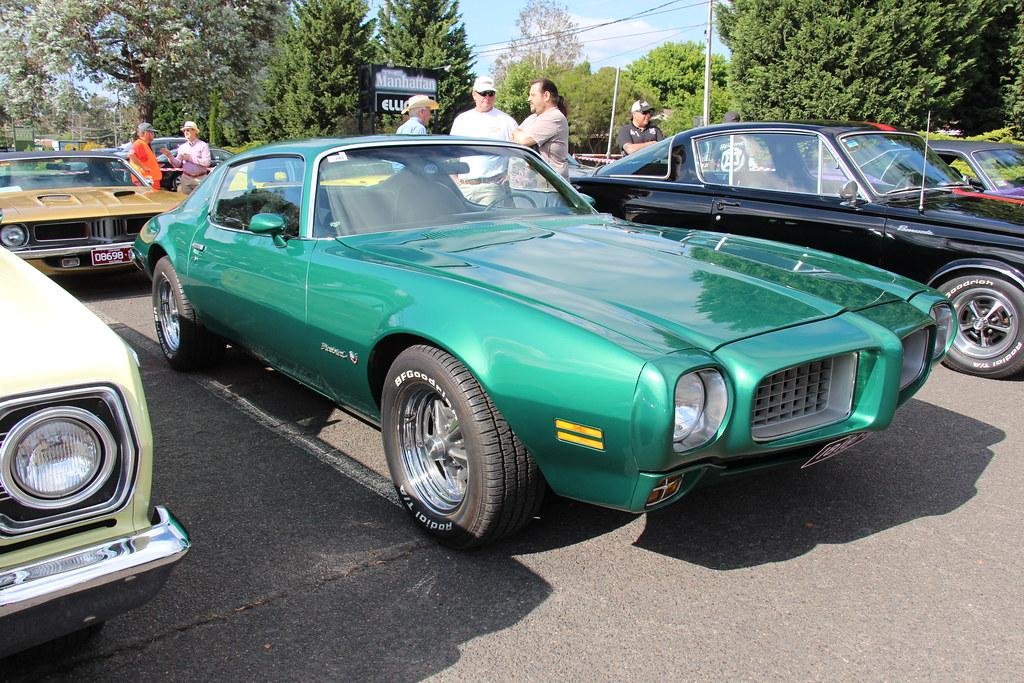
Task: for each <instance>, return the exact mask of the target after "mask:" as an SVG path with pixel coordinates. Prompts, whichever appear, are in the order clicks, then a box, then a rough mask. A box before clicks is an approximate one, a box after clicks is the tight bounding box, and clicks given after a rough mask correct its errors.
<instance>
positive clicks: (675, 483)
mask: <svg viewBox="0 0 1024 683" xmlns="http://www.w3.org/2000/svg"><path fill="white" fill-rule="evenodd" d="M682 483H683V475H681V474H674V475H672V476H671V477H665V478H664V479H662V480H661V481H659V482H658V485H657V486H655V487H654V488H653V489H651V493H650V495H649V496H647V507H650V506H652V505H655V504H657V503H660V502H661V501H663V500H665V499H666V498H671V497H672V496H674V495H676V493H678V492H679V486H680V485H681V484H682Z"/></svg>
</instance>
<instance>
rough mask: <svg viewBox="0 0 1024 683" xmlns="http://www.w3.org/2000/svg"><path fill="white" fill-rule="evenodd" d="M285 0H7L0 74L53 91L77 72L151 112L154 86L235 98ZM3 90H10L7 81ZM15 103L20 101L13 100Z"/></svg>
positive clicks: (2, 11) (200, 98) (24, 86)
mask: <svg viewBox="0 0 1024 683" xmlns="http://www.w3.org/2000/svg"><path fill="white" fill-rule="evenodd" d="M285 7H286V5H285V4H283V3H281V2H280V1H279V0H163V1H162V2H159V3H153V2H148V1H146V0H37V1H36V2H32V3H26V2H23V1H20V0H0V24H2V29H0V31H2V33H0V82H4V81H6V82H7V83H9V84H18V85H19V87H18V88H16V90H17V92H18V93H19V94H20V95H21V96H22V97H23V98H25V97H42V98H46V97H47V93H48V92H50V91H52V86H53V84H54V83H57V82H59V81H60V80H61V79H62V78H67V77H68V75H69V74H70V76H71V78H72V79H74V81H75V84H76V86H80V85H81V83H82V82H84V81H90V82H92V83H94V84H96V85H99V86H101V87H102V88H104V89H106V90H108V91H113V92H117V93H119V94H123V95H125V96H126V97H127V98H128V99H130V100H131V101H133V102H134V103H135V104H136V106H137V108H138V118H139V119H145V120H150V119H151V118H152V116H153V108H154V99H155V98H154V90H155V89H157V88H159V87H163V88H164V89H165V91H166V92H168V93H174V94H175V95H176V96H178V97H181V98H182V99H184V100H186V101H189V102H199V103H208V102H209V98H210V94H211V93H212V92H214V91H220V92H222V93H223V94H224V95H225V96H226V97H229V98H230V99H231V101H232V102H233V103H235V104H244V103H245V102H246V101H247V100H248V99H250V98H248V97H243V95H245V92H244V91H246V90H248V89H249V88H248V84H249V83H251V81H252V76H253V74H254V72H255V70H256V69H257V68H259V65H260V64H262V62H263V56H264V54H263V53H264V51H265V46H266V44H267V39H268V38H269V36H270V35H272V34H273V33H274V31H275V27H276V26H277V25H278V22H279V21H280V19H281V17H282V16H283V15H284V10H285ZM5 91H6V88H5ZM13 104H14V105H15V106H21V104H22V103H20V102H16V101H15V102H14V103H13Z"/></svg>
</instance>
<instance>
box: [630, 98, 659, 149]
mask: <svg viewBox="0 0 1024 683" xmlns="http://www.w3.org/2000/svg"><path fill="white" fill-rule="evenodd" d="M629 112H630V116H631V118H632V121H630V122H629V123H627V124H626V125H624V126H622V128H620V129H619V138H618V143H619V147H621V148H622V153H623V154H632V153H633V152H635V151H637V150H638V149H643V148H644V147H646V146H647V145H653V144H654V143H655V142H658V141H659V140H664V139H665V135H664V134H663V133H662V132H661V129H660V128H658V127H657V126H652V125H651V115H652V114H653V113H654V107H652V106H651V105H650V103H649V102H647V101H646V100H637V101H636V102H634V103H633V106H632V107H630V108H629Z"/></svg>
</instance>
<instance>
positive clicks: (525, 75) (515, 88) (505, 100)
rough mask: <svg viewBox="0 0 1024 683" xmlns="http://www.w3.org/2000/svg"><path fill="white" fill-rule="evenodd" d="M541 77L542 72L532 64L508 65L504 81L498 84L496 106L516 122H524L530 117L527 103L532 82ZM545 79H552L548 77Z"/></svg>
mask: <svg viewBox="0 0 1024 683" xmlns="http://www.w3.org/2000/svg"><path fill="white" fill-rule="evenodd" d="M540 77H541V75H540V70H539V69H538V68H537V67H536V66H535V65H534V64H533V63H532V62H529V61H522V62H515V63H512V64H508V65H507V66H506V68H505V71H504V74H503V77H502V79H501V80H500V81H498V82H497V86H498V96H497V98H496V99H495V101H494V106H496V107H497V108H498V109H500V110H502V111H503V112H505V113H506V114H508V115H509V116H511V117H512V118H514V119H515V120H516V121H522V120H523V119H525V118H526V117H527V116H529V115H530V105H529V103H528V102H527V101H526V96H527V95H529V94H530V82H531V81H533V80H534V79H536V78H540ZM545 77H546V78H551V77H550V76H547V75H545ZM552 80H553V79H552ZM556 84H557V81H556Z"/></svg>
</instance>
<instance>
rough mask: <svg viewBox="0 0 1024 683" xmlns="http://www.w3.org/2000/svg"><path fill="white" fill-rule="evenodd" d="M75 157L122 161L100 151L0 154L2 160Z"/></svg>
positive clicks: (113, 155) (45, 151) (46, 151)
mask: <svg viewBox="0 0 1024 683" xmlns="http://www.w3.org/2000/svg"><path fill="white" fill-rule="evenodd" d="M74 157H80V158H85V157H107V158H111V159H120V157H118V156H117V155H116V154H114V153H112V152H101V151H99V150H96V151H90V152H81V151H78V150H65V151H62V152H54V151H49V150H42V151H38V152H0V159H68V158H74Z"/></svg>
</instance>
